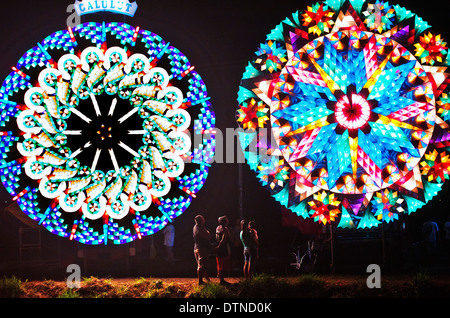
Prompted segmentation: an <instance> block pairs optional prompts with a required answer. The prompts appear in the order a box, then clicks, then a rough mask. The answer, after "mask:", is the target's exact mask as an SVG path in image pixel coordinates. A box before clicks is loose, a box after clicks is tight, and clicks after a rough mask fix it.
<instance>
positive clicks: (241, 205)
mask: <svg viewBox="0 0 450 318" xmlns="http://www.w3.org/2000/svg"><path fill="white" fill-rule="evenodd" d="M238 188H239V218H240V219H241V220H243V219H244V194H243V186H242V163H239V164H238Z"/></svg>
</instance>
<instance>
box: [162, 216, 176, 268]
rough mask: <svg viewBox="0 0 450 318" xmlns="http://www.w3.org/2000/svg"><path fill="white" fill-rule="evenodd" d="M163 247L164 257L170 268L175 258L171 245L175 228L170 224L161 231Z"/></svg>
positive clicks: (173, 241) (173, 240)
mask: <svg viewBox="0 0 450 318" xmlns="http://www.w3.org/2000/svg"><path fill="white" fill-rule="evenodd" d="M162 232H163V234H164V246H165V247H166V256H167V260H168V262H169V265H170V266H174V265H175V258H174V254H173V245H174V243H175V227H174V226H173V224H172V223H169V224H167V226H166V227H165V228H164V229H163V231H162Z"/></svg>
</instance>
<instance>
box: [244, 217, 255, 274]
mask: <svg viewBox="0 0 450 318" xmlns="http://www.w3.org/2000/svg"><path fill="white" fill-rule="evenodd" d="M240 238H241V241H242V245H243V246H244V269H243V272H244V278H245V279H251V278H252V277H253V271H254V268H255V263H256V261H257V259H258V240H257V238H256V237H255V236H254V235H253V233H252V231H251V230H250V229H249V226H248V221H246V220H242V221H241V233H240Z"/></svg>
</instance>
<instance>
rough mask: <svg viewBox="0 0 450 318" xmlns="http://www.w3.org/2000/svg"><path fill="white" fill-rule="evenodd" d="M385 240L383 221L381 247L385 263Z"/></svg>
mask: <svg viewBox="0 0 450 318" xmlns="http://www.w3.org/2000/svg"><path fill="white" fill-rule="evenodd" d="M384 245H385V240H384V222H383V223H381V248H382V253H383V254H382V257H383V258H382V261H383V265H385V263H386V249H385V246H384Z"/></svg>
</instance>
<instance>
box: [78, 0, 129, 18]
mask: <svg viewBox="0 0 450 318" xmlns="http://www.w3.org/2000/svg"><path fill="white" fill-rule="evenodd" d="M74 6H75V11H76V12H77V14H78V15H79V16H81V15H84V14H89V13H96V12H101V11H107V12H111V13H118V14H124V15H128V16H130V17H133V16H134V14H135V13H136V10H137V4H136V2H133V3H130V2H129V1H128V0H81V1H78V0H77V1H75V4H74Z"/></svg>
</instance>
